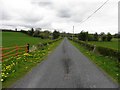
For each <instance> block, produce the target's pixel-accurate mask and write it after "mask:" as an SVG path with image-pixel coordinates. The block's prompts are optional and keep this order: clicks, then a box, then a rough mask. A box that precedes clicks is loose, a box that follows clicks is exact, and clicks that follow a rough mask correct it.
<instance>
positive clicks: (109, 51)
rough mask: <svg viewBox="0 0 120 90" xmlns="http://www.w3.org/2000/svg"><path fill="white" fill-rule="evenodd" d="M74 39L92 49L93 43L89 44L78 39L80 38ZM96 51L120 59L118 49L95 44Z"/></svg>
mask: <svg viewBox="0 0 120 90" xmlns="http://www.w3.org/2000/svg"><path fill="white" fill-rule="evenodd" d="M74 41H75V42H77V43H79V44H81V45H82V46H84V47H86V48H87V49H88V50H91V51H92V50H93V49H94V45H92V44H89V43H86V42H84V41H80V40H75V39H74ZM96 51H97V52H99V53H100V54H101V55H104V56H109V57H114V58H117V59H118V60H119V61H120V51H118V50H115V49H111V48H107V47H101V46H97V47H96Z"/></svg>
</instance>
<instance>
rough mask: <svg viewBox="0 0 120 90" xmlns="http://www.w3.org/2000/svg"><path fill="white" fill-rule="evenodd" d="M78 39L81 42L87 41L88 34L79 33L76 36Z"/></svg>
mask: <svg viewBox="0 0 120 90" xmlns="http://www.w3.org/2000/svg"><path fill="white" fill-rule="evenodd" d="M78 39H79V40H82V41H86V40H88V32H83V31H81V32H80V33H79V34H78Z"/></svg>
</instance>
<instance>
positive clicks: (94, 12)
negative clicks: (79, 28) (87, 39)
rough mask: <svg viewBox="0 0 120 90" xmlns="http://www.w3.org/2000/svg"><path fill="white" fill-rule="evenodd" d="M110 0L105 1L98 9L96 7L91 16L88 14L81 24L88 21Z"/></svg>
mask: <svg viewBox="0 0 120 90" xmlns="http://www.w3.org/2000/svg"><path fill="white" fill-rule="evenodd" d="M108 1H109V0H107V1H106V2H104V3H103V4H102V5H101V6H100V7H99V8H98V9H96V10H95V11H94V12H93V13H92V14H91V15H90V16H88V17H87V18H86V19H85V20H83V21H82V22H81V24H82V23H84V22H85V21H87V20H88V19H89V18H91V17H92V16H93V15H94V14H95V13H96V12H98V11H99V10H100V9H101V8H102V7H103V6H104V5H105V4H106V3H107V2H108Z"/></svg>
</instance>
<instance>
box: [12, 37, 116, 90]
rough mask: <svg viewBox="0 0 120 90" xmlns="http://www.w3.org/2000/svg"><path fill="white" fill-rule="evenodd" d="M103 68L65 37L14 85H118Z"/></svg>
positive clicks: (66, 86)
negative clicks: (46, 56) (45, 57)
mask: <svg viewBox="0 0 120 90" xmlns="http://www.w3.org/2000/svg"><path fill="white" fill-rule="evenodd" d="M117 87H118V86H117V84H116V83H114V82H113V81H112V80H111V79H110V78H109V77H108V76H107V75H106V74H105V73H103V71H101V70H100V69H99V68H98V67H97V66H96V65H95V64H93V63H92V62H91V61H90V60H89V59H88V58H87V57H85V56H84V55H83V54H82V53H81V52H80V51H79V50H78V49H77V48H75V47H74V46H73V45H71V44H70V42H69V41H68V40H67V38H65V39H64V40H63V41H62V42H61V44H60V45H59V46H58V47H57V48H56V49H55V50H54V52H52V53H51V54H50V55H49V56H48V58H47V59H46V60H44V61H43V62H42V63H40V64H39V65H37V66H36V67H35V68H33V69H32V71H30V72H29V73H28V74H27V75H26V76H25V77H23V78H22V79H21V80H18V81H17V82H16V83H15V84H14V85H13V86H12V88H117Z"/></svg>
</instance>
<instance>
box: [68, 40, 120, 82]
mask: <svg viewBox="0 0 120 90" xmlns="http://www.w3.org/2000/svg"><path fill="white" fill-rule="evenodd" d="M70 42H71V43H72V44H73V45H74V46H76V47H77V48H78V49H79V50H80V51H81V52H82V53H83V54H84V55H85V56H87V57H88V58H89V59H90V60H91V61H92V62H93V63H95V64H96V65H97V66H99V67H100V68H101V69H102V70H103V71H105V73H106V74H108V75H109V76H110V77H111V78H112V79H113V80H114V81H115V82H117V83H119V84H120V80H119V79H118V78H120V71H119V66H120V63H118V61H117V60H116V59H115V58H110V57H105V56H102V55H99V54H97V53H93V52H92V51H88V50H87V49H86V48H85V47H83V46H81V45H79V44H78V43H76V42H73V41H70Z"/></svg>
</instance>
